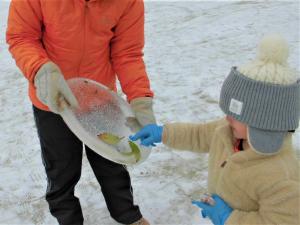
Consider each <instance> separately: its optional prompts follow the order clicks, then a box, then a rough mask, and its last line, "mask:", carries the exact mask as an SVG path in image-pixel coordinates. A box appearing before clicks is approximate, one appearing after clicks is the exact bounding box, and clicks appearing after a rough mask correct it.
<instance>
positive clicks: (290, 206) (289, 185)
mask: <svg viewBox="0 0 300 225" xmlns="http://www.w3.org/2000/svg"><path fill="white" fill-rule="evenodd" d="M258 199H259V209H258V211H249V212H246V211H241V210H238V209H235V210H233V211H232V213H231V215H230V217H228V219H227V221H226V223H225V224H227V225H229V224H230V225H231V224H232V225H233V224H234V225H235V224H240V225H243V224H295V225H296V224H300V215H299V207H300V189H299V181H291V180H282V181H280V182H277V183H271V182H270V183H269V184H268V185H266V186H265V187H264V186H261V187H260V188H259V189H258Z"/></svg>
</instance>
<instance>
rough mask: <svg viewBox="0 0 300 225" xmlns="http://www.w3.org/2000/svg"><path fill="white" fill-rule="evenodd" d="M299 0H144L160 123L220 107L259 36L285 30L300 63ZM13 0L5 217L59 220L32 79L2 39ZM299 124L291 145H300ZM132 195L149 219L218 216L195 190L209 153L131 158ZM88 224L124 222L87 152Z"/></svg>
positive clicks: (0, 142) (1, 64) (165, 151)
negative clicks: (202, 206) (204, 212)
mask: <svg viewBox="0 0 300 225" xmlns="http://www.w3.org/2000/svg"><path fill="white" fill-rule="evenodd" d="M299 7H300V3H299V1H189V2H188V1H146V3H145V9H146V26H145V32H146V45H145V62H146V65H147V71H148V74H149V78H150V80H151V82H152V89H153V90H154V92H155V104H154V110H155V113H156V116H157V119H158V123H159V124H164V123H166V122H175V121H178V122H195V123H196V122H204V121H208V120H212V119H215V118H217V117H220V116H222V115H223V114H222V112H221V110H220V109H219V107H218V97H219V90H220V87H221V84H222V81H223V80H224V78H225V77H226V76H227V74H228V73H229V71H230V68H231V67H232V66H239V65H242V64H244V63H246V62H248V61H249V60H251V59H253V58H254V56H255V54H256V46H257V43H258V42H259V40H260V39H261V37H262V36H263V35H264V34H268V33H281V34H282V35H284V37H285V38H286V39H287V40H288V42H289V44H290V58H289V63H290V65H291V66H292V67H293V68H296V69H297V70H298V71H299V40H300V39H299V15H300V14H299ZM8 8H9V2H8V1H3V0H2V1H0V58H1V60H0V77H1V79H0V104H1V105H0V115H1V117H0V127H1V129H0V224H5V225H6V224H23V225H24V224H38V225H42V224H57V222H56V220H55V219H54V218H53V217H52V216H51V215H50V213H49V210H48V205H47V203H46V201H45V200H44V194H45V191H46V175H45V172H44V167H43V165H42V160H41V153H40V146H39V141H38V137H37V133H36V128H35V125H34V120H33V115H32V106H31V103H30V101H29V98H28V97H27V80H26V79H25V78H24V77H23V75H22V74H21V73H20V71H19V69H18V68H17V67H16V65H15V62H14V60H13V59H12V57H11V55H10V54H9V52H8V48H7V47H8V46H7V45H6V43H5V31H6V22H7V14H8ZM299 139H300V133H299V129H298V130H297V131H296V134H295V135H294V146H295V147H296V149H297V151H298V153H297V154H298V156H300V154H299V151H300V150H299V148H300V140H299ZM129 171H130V174H131V179H132V185H133V190H134V197H135V202H136V203H137V204H139V206H140V208H141V211H142V213H143V215H144V216H145V217H146V218H147V219H148V220H149V221H150V222H151V224H172V225H173V224H174V225H175V224H187V225H191V224H211V223H210V221H209V220H206V219H202V218H200V217H199V210H198V209H197V208H196V207H194V206H192V205H191V198H192V197H193V196H196V197H197V196H198V195H199V193H203V192H205V189H206V180H207V155H204V154H195V153H190V152H178V151H173V150H172V149H169V148H167V147H165V146H163V145H159V146H157V147H156V148H154V149H153V151H152V153H151V155H150V157H149V159H148V160H147V161H146V162H144V163H142V164H140V165H138V166H131V167H129ZM76 195H77V196H78V197H79V198H80V200H81V205H82V209H83V213H84V216H85V224H87V225H92V224H93V225H94V224H117V223H116V222H115V221H114V220H113V219H111V217H110V215H109V212H108V210H107V209H106V205H105V202H104V199H103V197H102V194H101V190H100V187H99V185H98V183H97V181H96V179H95V177H94V175H93V173H92V170H91V168H90V166H89V164H88V162H87V159H86V156H85V155H84V157H83V171H82V177H81V180H80V181H79V183H78V185H77V187H76Z"/></svg>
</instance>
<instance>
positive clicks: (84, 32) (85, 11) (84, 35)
mask: <svg viewBox="0 0 300 225" xmlns="http://www.w3.org/2000/svg"><path fill="white" fill-rule="evenodd" d="M88 2H89V1H85V2H84V14H83V16H84V23H83V41H82V44H81V45H82V55H81V59H80V61H79V66H78V74H77V76H79V74H80V68H81V64H82V61H83V59H84V56H85V51H86V49H85V48H86V44H85V41H86V20H87V18H86V14H87V10H88Z"/></svg>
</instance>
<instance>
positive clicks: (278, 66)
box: [238, 34, 299, 85]
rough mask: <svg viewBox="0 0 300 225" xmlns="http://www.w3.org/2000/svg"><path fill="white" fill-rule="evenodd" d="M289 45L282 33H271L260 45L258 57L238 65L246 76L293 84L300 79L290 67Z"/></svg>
mask: <svg viewBox="0 0 300 225" xmlns="http://www.w3.org/2000/svg"><path fill="white" fill-rule="evenodd" d="M288 56H289V47H288V43H287V42H286V40H285V39H284V38H283V37H282V36H281V35H280V34H269V35H266V36H264V37H263V38H262V40H261V41H260V43H259V45H258V52H257V56H256V59H255V60H254V61H252V62H250V63H248V64H246V65H243V66H240V67H238V71H239V72H241V73H242V74H244V75H245V76H247V77H249V78H252V79H254V80H258V81H264V82H267V83H273V84H283V85H287V84H292V83H296V82H297V79H299V77H298V75H297V72H296V71H295V70H293V69H292V68H290V67H289V65H288V63H287V59H288Z"/></svg>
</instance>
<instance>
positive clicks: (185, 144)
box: [162, 119, 226, 152]
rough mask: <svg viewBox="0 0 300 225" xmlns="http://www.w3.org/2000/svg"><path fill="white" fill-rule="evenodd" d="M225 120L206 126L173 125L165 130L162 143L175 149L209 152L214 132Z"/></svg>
mask: <svg viewBox="0 0 300 225" xmlns="http://www.w3.org/2000/svg"><path fill="white" fill-rule="evenodd" d="M225 123H226V121H225V119H220V120H216V121H212V122H209V123H205V124H192V123H190V124H189V123H172V124H166V125H164V128H163V135H162V142H163V143H164V144H165V145H167V146H169V147H171V148H174V149H178V150H190V151H195V152H208V151H209V147H210V143H211V139H212V137H213V134H214V131H215V129H216V128H217V127H218V126H221V125H223V124H225Z"/></svg>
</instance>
